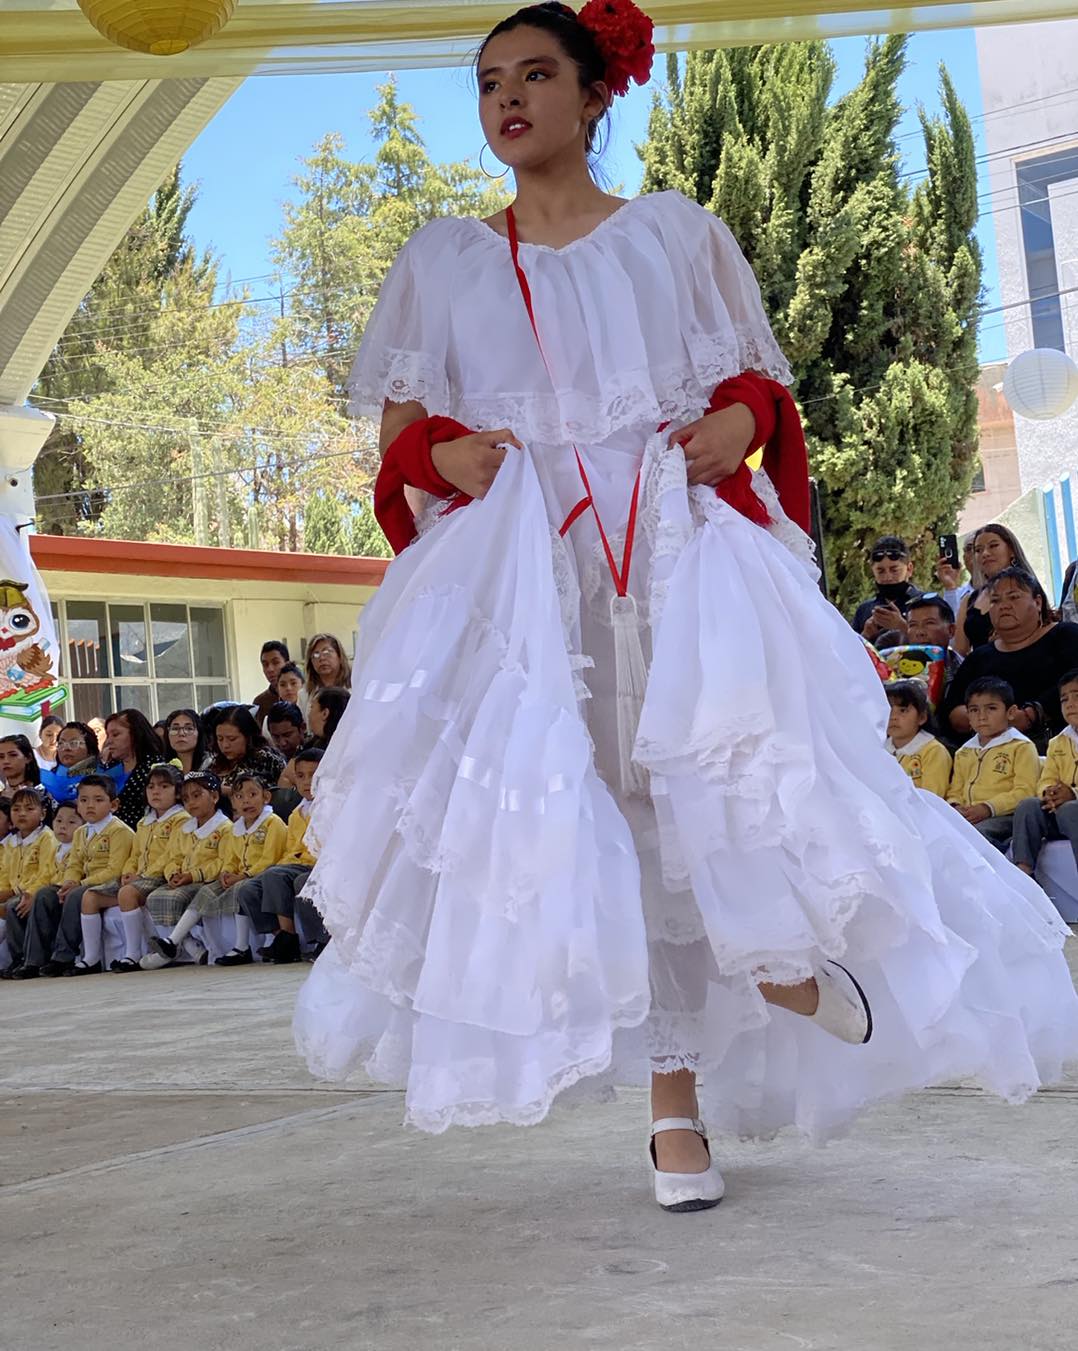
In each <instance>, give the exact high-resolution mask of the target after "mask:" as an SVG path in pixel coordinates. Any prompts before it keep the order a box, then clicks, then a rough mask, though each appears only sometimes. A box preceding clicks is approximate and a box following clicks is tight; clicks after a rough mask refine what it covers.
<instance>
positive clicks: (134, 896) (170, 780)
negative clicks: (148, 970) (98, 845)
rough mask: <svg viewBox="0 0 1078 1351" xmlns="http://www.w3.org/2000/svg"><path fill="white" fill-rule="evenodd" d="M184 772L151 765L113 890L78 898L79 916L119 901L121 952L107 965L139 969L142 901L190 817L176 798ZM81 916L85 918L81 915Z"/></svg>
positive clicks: (161, 876)
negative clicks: (140, 809)
mask: <svg viewBox="0 0 1078 1351" xmlns="http://www.w3.org/2000/svg"><path fill="white" fill-rule="evenodd" d="M182 783H183V774H182V773H181V772H180V770H179V769H177V768H176V766H175V765H171V764H160V765H154V766H153V768H152V769H151V770H150V774H149V778H148V779H147V780H146V804H147V809H146V814H145V816H143V818H142V820H141V821H140V822H139V823H138V826H137V828H136V830H135V837H134V839H133V840H132V841H131V852H130V853H129V854H128V856H127V861H126V863H125V864H124V870H123V873H122V874H121V876H120V886H119V890H118V891H117V892H115V893H111V892H97V891H88V892H86V894H85V895H84V896H83V898H82V913H83V916H84V917H85V916H87V915H99V914H101V913H102V911H104V910H108V909H111V908H112V907H113V906H116V905H118V906H119V907H120V919H121V922H122V923H123V926H124V955H123V956H122V957H120V958H117V959H116V960H115V961H114V962H112V964H111V965H110V966H109V970H110V971H117V972H124V971H137V970H138V969H139V964H138V963H139V958H140V957H141V956H142V938H143V918H144V916H143V909H142V908H143V906H144V905H145V903H146V897H147V896H149V894H150V893H151V892H152V891H156V890H157V888H158V887H162V886H164V884H165V868H164V865H165V855H166V853H167V852H168V846H169V843H170V841H171V839H172V836H173V833H174V832H175V831H176V830H178V829H180V827H181V826H182V825H183V824H184V823H185V822H186V821H189V820H190V817H189V816H188V815H187V813H186V812H185V811H184V809H183V806H182V804H181V803H180V802H179V800H178V795H179V790H180V786H181V784H182ZM84 922H85V921H84Z"/></svg>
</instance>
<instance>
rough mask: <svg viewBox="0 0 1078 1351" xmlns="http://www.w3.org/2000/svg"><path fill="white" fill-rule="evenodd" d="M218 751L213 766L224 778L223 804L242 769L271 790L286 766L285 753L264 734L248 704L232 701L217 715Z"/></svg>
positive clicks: (215, 732)
mask: <svg viewBox="0 0 1078 1351" xmlns="http://www.w3.org/2000/svg"><path fill="white" fill-rule="evenodd" d="M214 737H215V739H216V742H217V754H216V756H215V757H214V760H213V764H212V765H211V769H212V771H213V773H214V774H216V775H217V777H218V778H219V779H220V781H221V799H222V804H223V803H224V801H225V799H227V798H229V797H231V789H232V780H233V779H234V778H235V777H236V775H237V774H239V773H240V771H241V770H243V771H245V772H247V773H249V774H253V775H254V776H255V777H256V778H257V779H258V780H259V781H260V782H261V783H262V784H264V785H265V787H266V788H268V789H269V790H270V792H272V791H273V790H274V789H275V788H276V787H277V783H278V781H279V779H280V777H281V770H282V769H284V756H283V755H280V754H278V752H277V751H275V750H274V749H273V747H272V746H271V745H270V744H269V742H268V741H267V740H266V738H265V736H263V734H262V731H261V729H260V728H259V726H258V723H257V722H255V720H254V717H253V715H252V713H251V710H250V709H249V708H248V707H247V705H246V704H233V705H232V706H231V707H230V708H226V709H224V710H223V712H222V713H221V714H220V716H219V717H218V719H217V724H216V727H215V729H214Z"/></svg>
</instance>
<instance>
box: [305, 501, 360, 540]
mask: <svg viewBox="0 0 1078 1351" xmlns="http://www.w3.org/2000/svg"><path fill="white" fill-rule="evenodd" d="M348 543H349V541H348V536H347V533H346V530H345V515H344V508H343V506H342V505H341V501H340V499H339V498H338V497H336V496H335V495H334V494H332V493H317V494H316V495H315V496H314V497H312V498H311V500H310V502H308V504H307V509H306V511H305V513H304V516H303V548H304V552H306V553H309V554H346V553H347V552H348Z"/></svg>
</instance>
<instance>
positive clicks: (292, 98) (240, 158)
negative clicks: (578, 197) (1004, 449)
mask: <svg viewBox="0 0 1078 1351" xmlns="http://www.w3.org/2000/svg"><path fill="white" fill-rule="evenodd" d="M864 45H865V41H864V39H862V38H843V39H840V40H839V41H837V42H835V43H834V44H833V47H834V51H835V55H836V58H837V61H838V79H837V84H836V92H837V93H841V92H843V91H844V90H846V89H848V88H849V87H850V86H851V85H853V84H855V83H856V81H857V79H858V78H859V76H860V72H861V66H862V62H863V57H864ZM940 61H943V62H945V63H946V65H947V67H948V69H949V71H950V73H951V78H952V79H953V80H954V83H955V87H956V89H957V91H958V94H959V97H960V98H961V99H962V100H963V102H964V103H965V105H966V107H967V109H968V110H969V113H970V116H971V117H972V118H974V123H973V126H974V130H975V133H976V134H977V138H978V154H979V155H983V153H984V146H983V143H982V138H981V126H982V123H981V121H980V114H981V96H980V87H979V83H978V79H977V57H976V49H975V45H974V35H973V32H972V30H970V29H962V30H956V31H954V32H947V33H918V34H914V35H913V37H912V38H911V40H910V47H909V64H908V69H907V71H906V73H905V75H904V77H903V81H902V85H901V94H902V98H903V102H904V104H905V105H906V107H907V108H908V109H909V111H908V112H907V115H906V118H905V120H904V121H903V124H902V125H901V126H900V128H899V137H900V140H899V146H900V149H901V150H902V152H903V156H904V160H905V168H906V169H907V170H908V171H911V172H913V171H917V170H919V169H922V168H923V167H924V151H923V146H922V142H921V139H920V135H919V129H918V125H917V119H916V113H915V111H914V110H915V108H916V106H917V104H918V103H924V104H925V105H927V106H928V107H929V108H930V109H934V108H935V107H936V105H937V83H938V67H939V63H940ZM661 69H662V61H661V59H660V61H659V62H657V63H656V71H657V73H659V74H661ZM385 78H386V77H385V73H377V74H354V75H308V76H264V77H260V78H257V79H250V80H247V81H246V82H245V83H244V84H243V85H241V87H240V88H239V90H238V91H237V92H236V93H235V94H234V95H233V96H232V98H231V99H230V100H229V102H228V103H227V104H225V106H224V107H223V108H222V109H221V111H220V112H219V113H218V114H217V116H216V117H215V118H214V120H213V121H212V122H211V123H210V125H209V126H208V127H206V129H205V130H204V131H203V132H202V134H201V136H199V138H198V140H197V141H196V142H195V143H194V145H193V146H192V147H191V149H190V150H189V151H188V153H187V155H186V157H185V161H184V167H185V176H186V178H187V179H195V180H197V181H198V183H199V200H198V203H197V204H196V206H195V209H194V211H193V212H192V214H191V218H190V228H191V232H192V234H193V235H194V238H195V239H196V241H197V242H198V243H199V244H200V245H202V246H211V247H212V248H213V249H214V250H215V251H216V252H217V254H218V255H219V256H220V258H221V262H222V274H223V275H224V274H230V275H231V276H232V277H233V278H235V279H239V278H258V277H261V276H262V274H265V273H268V272H270V271H272V263H271V261H270V255H269V239H270V238H271V236H272V235H273V234H274V233H275V232H276V231H277V229H278V227H279V225H280V220H281V203H282V202H283V201H285V200H286V199H287V198H288V197H289V196H291V194H292V182H291V180H292V177H293V175H294V174H295V173H296V171H297V168H298V163H299V161H300V160H301V159H302V158H303V156H304V155H306V154H308V153H309V152H310V150H311V148H312V147H313V146H314V144H315V143H316V142H317V141H318V140H319V139H320V138H321V137H322V136H324V135H325V133H326V132H329V131H339V132H341V133H342V135H343V136H344V138H345V142H346V145H347V151H348V153H349V154H350V155H351V156H353V157H355V158H357V159H358V158H365V157H366V156H367V155H368V154H369V152H370V149H371V141H370V135H369V130H368V122H367V111H368V109H369V108H370V107H371V106H372V105H373V103H374V100H375V92H374V91H375V87H376V86H377V85H378V84H380V83H381V82H382V81H383V80H384V79H385ZM399 85H400V91H401V97H402V98H403V99H405V100H406V101H407V102H409V103H411V104H412V105H413V106H414V108H415V109H416V112H417V113H418V115H419V119H420V130H421V132H422V134H423V136H424V139H425V141H426V144H427V148H428V151H429V153H430V154H431V156H432V157H433V158H434V159H436V160H460V159H474V158H475V157H476V156H477V155H478V152H479V150H480V148H481V146H482V143H483V142H482V135H481V133H480V131H479V127H478V122H477V120H476V116H475V93H474V90H473V87H472V82H471V77H470V72H469V71H468V70H467V69H462V68H455V69H448V70H423V71H416V70H411V71H402V72H401V73H400V75H399ZM650 102H651V89H650V87H649V88H645V89H638V88H636V87H635V86H634V88H633V90H632V92H631V93H630V94H629V95H628V96H627V97H626V98H624V99H619V100H618V102H617V106H616V109H615V121H614V135H613V139H612V142H611V145H610V148H609V150H608V151H607V153H606V155H605V157H604V165H605V168H606V171H607V173H608V174H609V177H610V180H611V182H612V183H615V184H619V185H620V186H621V188H622V190H623V191H624V192H625V193H626V194H627V195H629V196H632V195H633V194H635V192H636V191H637V189H638V187H639V183H640V173H641V166H640V161H639V159H638V157H637V155H636V152H635V149H634V145H636V144H638V143H639V142H641V141H642V140H643V139H644V136H645V134H646V129H647V116H648V109H649V106H650ZM486 158H487V160H488V164H489V161H490V159H491V157H490V156H489V155H488V156H487V157H486ZM982 180H983V181H982V183H981V187H980V191H981V194H982V200H981V210H982V219H981V225H980V238H981V244H982V248H983V249H984V254H985V304H986V305H988V306H994V305H997V304H998V303H999V297H998V285H997V269H996V262H995V249H994V243H993V236H992V221H991V215H990V211H991V209H992V205H993V204H992V202H991V200H990V199H989V198H988V196H987V181H986V179H985V178H984V175H982ZM1003 209H1007V208H1003ZM264 286H265V283H264V282H262V283H260V282H258V281H252V282H250V284H249V289H250V291H251V294H252V295H254V296H258V295H264V294H266V291H265V290H264V289H263V288H264ZM1000 318H1001V317H1000V316H999V315H989V316H986V318H985V321H984V325H983V328H982V338H981V356H982V359H983V360H986V361H990V360H996V359H999V358H1001V357H1003V356H1004V355H1005V344H1004V340H1003V328H1002V324H1001V322H1000Z"/></svg>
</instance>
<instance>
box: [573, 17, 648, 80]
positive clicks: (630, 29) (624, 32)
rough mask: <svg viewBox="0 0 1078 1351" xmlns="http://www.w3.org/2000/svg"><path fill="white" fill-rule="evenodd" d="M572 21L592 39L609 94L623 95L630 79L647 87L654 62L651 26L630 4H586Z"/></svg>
mask: <svg viewBox="0 0 1078 1351" xmlns="http://www.w3.org/2000/svg"><path fill="white" fill-rule="evenodd" d="M576 17H577V22H578V23H580V24H582V25H583V26H584V27H585V28H587V29H589V30H590V31H591V33H592V34H593V35H594V37H595V42H596V45H597V46H598V48H599V54H600V56H602V58H603V61H604V62H605V63H606V71H605V73H604V76H603V82H604V83H605V84H606V86H607V88H608V89H609V90H610V92H611V94H627V93H628V92H629V81H630V80H631V79H632V80H635V81H636V83H637V84H647V82H648V80H649V79H650V77H651V63H652V61H653V60H654V58H655V44H654V43H653V42H652V40H651V39H652V34H653V33H654V31H655V25H654V24H653V23H652V21H651V20H650V19H649V18H648V16H647V15H646V14H645V13H644V11H643V10H642V9H640V7H639V6H638V5H634V4H633V0H588V3H587V4H586V5H585V6H584V8H583V9H582V10H581V11H580V13H579V14H578V15H577V16H576Z"/></svg>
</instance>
